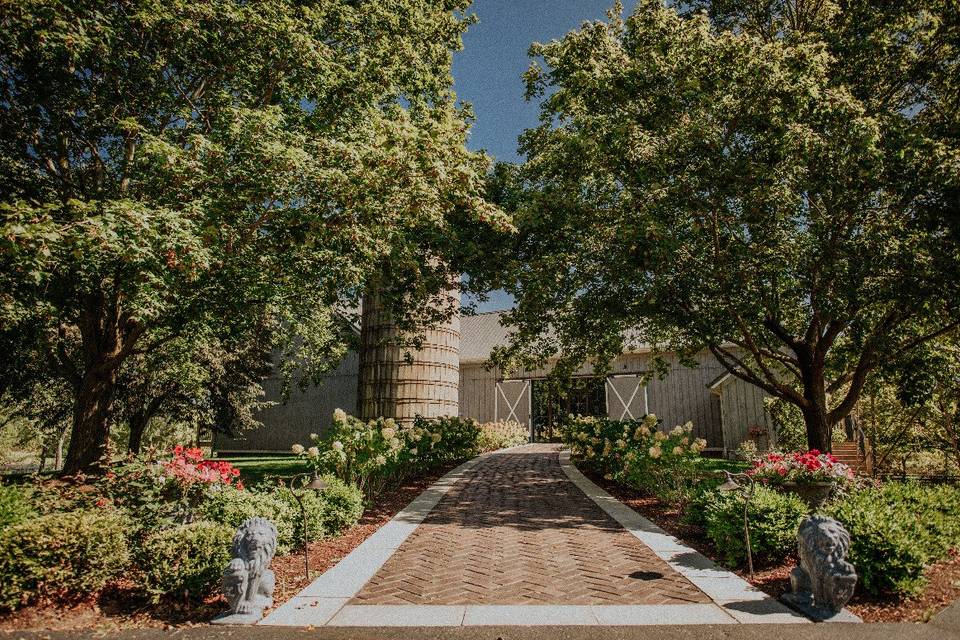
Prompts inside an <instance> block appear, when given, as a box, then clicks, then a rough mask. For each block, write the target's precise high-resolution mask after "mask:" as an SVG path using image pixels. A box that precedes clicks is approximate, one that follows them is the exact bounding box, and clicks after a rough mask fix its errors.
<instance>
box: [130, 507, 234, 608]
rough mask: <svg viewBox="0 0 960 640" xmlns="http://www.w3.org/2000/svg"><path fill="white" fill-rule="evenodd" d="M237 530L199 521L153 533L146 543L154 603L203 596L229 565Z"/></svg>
mask: <svg viewBox="0 0 960 640" xmlns="http://www.w3.org/2000/svg"><path fill="white" fill-rule="evenodd" d="M233 534H234V529H233V528H231V527H228V526H226V525H223V524H220V523H217V522H207V521H203V520H201V521H199V522H192V523H190V524H185V525H181V526H179V527H173V528H171V529H164V530H161V531H157V532H156V533H153V534H152V535H150V536H149V537H147V539H146V540H145V541H144V543H143V557H142V559H141V562H142V566H143V574H144V587H145V589H146V591H147V592H148V593H149V594H150V595H151V596H152V597H153V599H154V601H157V600H159V599H160V597H161V596H163V595H168V594H169V595H177V596H179V595H182V594H188V595H190V596H194V597H196V596H201V595H203V594H205V593H207V592H208V591H209V590H210V589H211V588H212V587H213V586H214V585H215V584H217V582H218V581H219V579H220V576H221V574H222V573H223V569H224V567H226V565H227V563H228V562H230V543H231V542H232V540H233Z"/></svg>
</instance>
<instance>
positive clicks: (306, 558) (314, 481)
mask: <svg viewBox="0 0 960 640" xmlns="http://www.w3.org/2000/svg"><path fill="white" fill-rule="evenodd" d="M307 478H308V476H307V475H306V474H301V475H296V476H288V480H289V482H288V484H287V486H288V487H289V489H290V493H291V494H293V497H294V499H295V500H296V501H297V504H298V505H300V518H301V522H302V523H303V573H304V575H306V577H307V580H309V579H310V549H309V542H310V532H309V529H308V528H307V525H308V522H307V507H306V505H305V504H303V498H304V496H305V495H306V494H307V491H318V492H319V491H323V490H324V489H326V488H327V483H326V482H324V481H323V480H321V479H320V476H319V475H317V472H316V470H314V472H313V475H311V476H309V478H310V481H309V482H307ZM297 481H300V490H299V491H298V490H297V488H296V484H297Z"/></svg>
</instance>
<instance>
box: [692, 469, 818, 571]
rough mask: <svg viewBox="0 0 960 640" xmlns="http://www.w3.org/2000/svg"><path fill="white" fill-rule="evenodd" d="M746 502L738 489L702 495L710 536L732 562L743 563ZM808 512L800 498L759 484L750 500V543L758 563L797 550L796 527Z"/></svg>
mask: <svg viewBox="0 0 960 640" xmlns="http://www.w3.org/2000/svg"><path fill="white" fill-rule="evenodd" d="M743 501H744V496H743V495H742V494H741V493H739V492H734V493H719V492H715V493H711V494H703V497H702V498H701V499H700V505H701V508H703V509H704V512H705V514H704V521H705V524H706V530H707V536H709V537H710V539H711V540H712V541H713V543H714V544H715V545H716V546H717V551H718V552H719V553H720V555H722V556H723V558H724V561H725V562H726V563H728V564H730V565H737V564H744V563H746V560H747V545H746V541H745V538H744V532H743ZM806 515H807V507H806V505H805V504H804V503H803V501H802V500H800V498H798V497H796V496H794V495H792V494H784V493H779V492H777V491H774V490H773V489H768V488H767V487H763V486H757V488H756V492H755V493H754V495H753V499H752V500H751V501H750V510H749V516H750V544H751V546H752V548H753V559H754V562H756V563H764V562H776V561H779V560H783V559H784V558H786V557H787V556H789V555H790V554H791V553H793V552H794V551H795V550H796V546H797V528H798V527H799V526H800V521H801V520H802V519H803V518H804V516H806Z"/></svg>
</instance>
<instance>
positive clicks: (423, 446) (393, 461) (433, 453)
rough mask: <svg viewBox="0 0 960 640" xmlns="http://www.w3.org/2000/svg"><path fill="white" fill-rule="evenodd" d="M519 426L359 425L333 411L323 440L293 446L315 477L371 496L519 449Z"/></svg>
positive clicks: (446, 421) (448, 422) (449, 420)
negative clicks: (484, 455)
mask: <svg viewBox="0 0 960 640" xmlns="http://www.w3.org/2000/svg"><path fill="white" fill-rule="evenodd" d="M518 428H522V427H520V425H519V424H516V423H513V424H502V423H487V424H480V423H478V422H477V421H475V420H471V419H469V418H458V417H453V416H451V417H442V418H433V419H426V418H421V417H417V418H416V419H415V420H414V421H413V422H412V423H407V424H402V425H399V424H397V422H396V421H395V420H393V419H392V418H377V419H374V420H367V421H363V420H360V419H359V418H356V417H353V416H350V415H348V414H347V413H345V412H344V411H343V410H341V409H337V410H336V411H335V412H334V415H333V425H332V427H331V429H330V431H329V432H328V433H327V434H325V435H324V436H323V437H320V436H317V435H316V434H312V435H311V436H310V439H311V446H304V445H302V444H295V445H293V447H292V451H293V453H294V454H296V455H298V456H300V457H301V458H303V459H304V461H306V462H307V463H308V464H309V465H311V466H312V467H313V468H314V469H315V470H316V471H317V473H329V474H332V475H334V476H336V477H338V478H340V479H341V480H343V481H344V482H348V483H352V484H355V485H356V486H358V487H360V489H361V490H362V491H363V492H364V493H365V494H366V495H367V496H368V497H370V496H374V495H376V494H378V493H380V492H381V491H383V490H384V488H385V487H387V486H389V485H391V484H397V483H399V482H401V481H402V480H403V479H405V478H409V477H412V476H414V475H418V474H423V473H427V472H429V471H431V470H432V469H436V468H438V467H440V466H442V465H445V464H448V463H450V462H456V461H462V460H467V459H469V458H472V457H473V456H475V455H477V454H478V453H480V452H482V451H485V450H492V449H494V448H500V447H501V446H509V445H510V444H519V443H520V442H524V441H526V434H525V433H524V434H523V437H522V438H520V437H519V434H518Z"/></svg>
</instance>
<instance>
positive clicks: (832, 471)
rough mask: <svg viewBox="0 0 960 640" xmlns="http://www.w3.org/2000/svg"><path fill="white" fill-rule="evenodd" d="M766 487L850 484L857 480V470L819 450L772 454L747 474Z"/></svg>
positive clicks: (763, 458)
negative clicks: (814, 483)
mask: <svg viewBox="0 0 960 640" xmlns="http://www.w3.org/2000/svg"><path fill="white" fill-rule="evenodd" d="M747 473H749V474H750V475H752V476H753V477H754V478H756V479H757V480H759V481H761V482H763V483H766V484H783V483H785V482H795V483H797V484H803V483H810V482H847V481H849V480H853V469H851V468H850V467H849V466H847V465H845V464H843V463H842V462H840V461H838V460H837V459H836V458H835V457H833V455H831V454H829V453H821V452H820V451H818V450H816V449H811V450H810V451H806V452H804V451H794V452H792V453H769V454H767V455H766V456H763V457H762V458H758V459H756V460H754V461H753V467H752V468H751V469H750V470H749V471H747Z"/></svg>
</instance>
